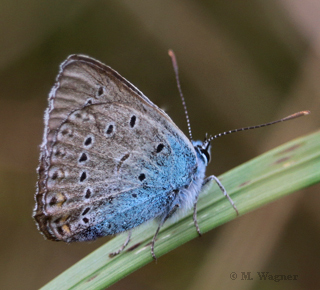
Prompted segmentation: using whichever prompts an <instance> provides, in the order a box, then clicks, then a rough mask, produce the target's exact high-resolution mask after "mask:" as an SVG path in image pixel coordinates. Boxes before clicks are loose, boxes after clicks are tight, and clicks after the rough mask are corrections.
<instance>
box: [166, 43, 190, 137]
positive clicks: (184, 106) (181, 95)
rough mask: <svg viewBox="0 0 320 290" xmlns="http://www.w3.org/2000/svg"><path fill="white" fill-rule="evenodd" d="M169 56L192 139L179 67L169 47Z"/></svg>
mask: <svg viewBox="0 0 320 290" xmlns="http://www.w3.org/2000/svg"><path fill="white" fill-rule="evenodd" d="M168 54H169V56H170V57H171V61H172V65H173V69H174V74H175V76H176V81H177V87H178V90H179V94H180V98H181V101H182V106H183V108H184V113H185V115H186V119H187V125H188V131H189V137H190V139H191V140H192V132H191V125H190V120H189V114H188V110H187V105H186V102H185V100H184V97H183V94H182V90H181V86H180V79H179V67H178V63H177V58H176V56H175V54H174V52H173V50H171V49H169V51H168Z"/></svg>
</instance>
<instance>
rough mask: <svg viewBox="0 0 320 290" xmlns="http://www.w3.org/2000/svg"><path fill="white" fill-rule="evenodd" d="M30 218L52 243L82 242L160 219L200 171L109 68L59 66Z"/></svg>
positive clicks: (89, 63) (73, 60)
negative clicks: (32, 213)
mask: <svg viewBox="0 0 320 290" xmlns="http://www.w3.org/2000/svg"><path fill="white" fill-rule="evenodd" d="M49 103H50V106H49V108H48V110H47V112H46V117H45V123H46V131H45V136H44V141H43V144H42V146H41V157H40V166H39V169H38V172H39V182H38V192H37V195H36V201H37V205H36V208H35V211H34V217H35V219H36V221H37V223H38V227H39V229H40V230H41V231H42V232H43V233H44V235H45V236H46V237H47V238H49V239H52V240H64V241H67V242H71V241H84V240H93V239H95V238H97V237H100V236H105V235H111V234H115V233H119V232H122V231H126V230H128V229H131V228H134V227H136V226H138V225H139V224H141V223H143V222H145V221H147V220H150V219H153V218H155V217H158V216H161V215H162V214H163V213H164V211H165V210H166V208H167V207H169V206H170V204H171V203H172V202H173V200H174V198H175V192H176V190H179V189H180V188H183V187H185V186H188V185H189V184H190V183H191V181H192V178H193V176H192V175H193V173H194V172H195V170H196V168H197V159H196V153H195V150H194V148H193V146H192V145H191V142H190V141H189V140H188V138H187V137H186V136H185V135H184V134H183V133H182V132H181V131H180V130H179V129H178V128H177V126H176V125H175V124H174V123H173V122H172V120H171V119H170V118H169V117H168V116H167V114H165V113H164V112H163V111H162V110H161V109H159V108H158V107H157V106H156V105H154V104H153V103H152V102H151V101H150V100H149V99H148V98H146V97H145V96H144V95H143V94H142V93H141V92H140V91H139V90H138V89H137V88H135V87H134V86H133V85H132V84H130V83H129V82H128V81H126V80H125V79H123V78H122V77H121V76H120V75H119V74H118V73H116V72H115V71H114V70H112V69H111V68H109V67H107V66H105V65H103V64H101V63H100V62H98V61H95V60H93V59H91V58H87V57H85V56H77V55H74V56H71V57H69V58H68V59H67V60H66V62H65V63H63V64H62V66H61V70H60V74H59V75H58V78H57V83H56V85H55V86H54V88H53V89H52V92H51V94H50V96H49Z"/></svg>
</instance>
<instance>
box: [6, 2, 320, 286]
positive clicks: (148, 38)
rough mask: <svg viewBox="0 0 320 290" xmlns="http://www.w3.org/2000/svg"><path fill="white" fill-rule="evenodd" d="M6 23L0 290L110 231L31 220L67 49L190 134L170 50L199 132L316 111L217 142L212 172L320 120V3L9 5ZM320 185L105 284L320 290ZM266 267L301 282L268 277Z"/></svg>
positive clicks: (38, 277)
mask: <svg viewBox="0 0 320 290" xmlns="http://www.w3.org/2000/svg"><path fill="white" fill-rule="evenodd" d="M0 24H1V25H0V50H1V54H0V104H1V105H0V136H1V142H0V195H1V203H0V207H1V210H0V220H1V229H0V230H1V239H0V251H1V263H0V289H37V288H39V287H41V286H42V285H44V284H45V283H47V282H48V281H50V280H51V279H52V278H54V277H55V276H56V275H58V274H59V273H61V272H62V271H64V270H65V269H67V268H68V267H69V266H71V265H73V264H74V263H75V262H77V261H78V260H80V259H81V258H83V257H84V256H86V255H87V254H88V253H90V252H91V251H92V250H94V249H96V248H97V247H99V246H100V245H101V244H103V243H105V242H106V241H107V240H108V238H102V239H100V240H98V241H96V242H92V243H78V244H70V245H67V244H64V243H62V242H60V243H56V242H51V241H46V240H44V238H43V237H42V236H41V235H40V233H39V232H38V231H37V229H36V226H35V224H34V222H33V220H32V218H31V215H32V209H33V206H34V200H33V195H34V193H35V184H36V179H37V175H36V167H37V166H38V156H39V145H40V143H41V140H42V134H43V112H44V110H45V108H46V107H47V96H48V93H49V91H50V89H51V87H52V85H53V84H54V80H55V77H56V75H57V73H58V67H59V64H60V63H61V62H62V61H63V60H64V59H65V58H66V57H67V56H68V55H70V54H73V53H82V54H87V55H90V56H92V57H94V58H96V59H98V60H100V61H102V62H104V63H106V64H107V65H109V66H111V67H112V68H114V69H115V70H116V71H118V72H119V73H120V74H121V75H122V76H124V77H125V78H126V79H128V80H129V81H130V82H132V83H133V84H134V85H135V86H137V87H138V88H139V89H140V90H141V91H142V92H144V93H145V94H146V95H147V96H148V97H149V98H150V99H151V100H152V101H153V102H154V103H156V104H157V105H158V106H160V107H161V108H163V109H165V110H166V111H167V113H168V114H169V115H170V116H171V117H172V119H173V120H174V121H175V122H176V123H177V125H178V126H179V127H180V128H181V129H182V130H183V131H184V132H187V126H186V121H185V117H184V113H183V109H182V105H181V101H180V99H179V96H178V91H177V88H176V82H175V78H174V73H173V69H172V65H171V61H170V59H169V57H168V55H167V51H168V49H169V48H172V49H173V50H174V51H175V53H176V55H177V58H178V63H179V66H180V74H181V75H180V77H181V84H182V89H183V92H184V95H185V98H186V102H187V105H188V108H189V115H190V120H191V126H192V128H193V135H194V138H196V139H203V137H204V135H205V133H206V132H208V133H209V134H216V133H219V132H220V131H226V130H230V129H234V128H237V127H242V126H248V125H255V124H260V123H264V122H267V121H272V120H274V119H277V118H280V117H284V116H286V115H288V114H290V113H293V112H296V111H300V110H306V109H309V110H311V111H312V114H311V115H310V116H308V117H304V118H302V119H299V120H294V121H291V122H288V123H285V124H279V125H275V126H272V127H268V128H265V129H260V130H256V131H251V132H244V133H238V134H234V135H231V136H227V137H225V138H221V139H218V140H216V141H215V142H214V143H213V148H212V162H211V164H210V165H209V167H208V172H207V174H208V175H209V174H215V175H220V174H221V173H223V172H225V171H227V170H229V169H231V168H233V167H235V166H237V165H239V164H241V163H243V162H245V161H247V160H249V159H251V158H253V157H255V156H257V155H259V154H261V153H262V152H265V151H267V150H269V149H271V148H273V147H275V146H278V145H280V144H282V143H284V142H286V141H289V140H291V139H293V138H296V137H299V136H302V135H305V134H308V133H310V132H313V131H315V130H317V128H318V127H319V123H320V116H319V111H320V98H319V97H320V81H319V79H320V30H319V26H320V2H319V1H317V0H304V1H301V0H300V1H299V0H269V1H261V0H250V1H249V0H242V1H222V0H221V1H208V0H200V1H191V0H187V1H182V0H180V1H178V0H171V1H169V0H149V1H146V0H145V1H142V0H136V1H130V0H117V1H115V0H114V1H84V0H80V1H79V0H78V1H34V0H29V1H22V0H18V1H9V0H2V1H0ZM319 189H320V186H319V185H316V186H313V187H311V188H308V189H307V190H304V191H303V192H297V193H295V194H292V195H290V196H288V197H286V198H283V199H281V200H279V201H277V202H274V203H272V204H270V205H268V206H265V207H263V208H261V209H259V210H257V211H255V212H252V213H249V214H247V215H245V216H241V217H239V218H237V219H236V220H234V221H232V222H230V223H228V224H226V225H224V226H221V227H219V228H218V229H216V230H214V231H211V232H210V233H207V234H205V235H204V236H203V237H202V238H199V239H195V240H193V241H192V242H189V243H187V244H186V245H184V246H182V247H180V248H178V249H176V250H174V251H173V252H171V253H169V254H167V255H165V256H164V257H161V258H160V259H159V260H158V263H151V264H149V265H147V266H145V267H144V268H142V269H140V270H138V271H137V272H135V273H133V274H132V275H130V276H128V277H126V278H125V279H123V280H122V281H120V282H118V283H117V284H115V285H113V286H112V287H110V289H113V290H116V289H156V290H161V289H169V290H170V289H320V280H319V278H318V272H319V266H320V247H319V242H320V227H319V224H320V211H319V202H320V198H319V194H318V192H319ZM239 211H240V212H241V208H239ZM200 226H201V225H200ZM261 271H268V272H270V273H271V274H286V275H289V274H291V275H298V279H297V280H296V281H282V282H278V283H276V282H274V281H260V280H259V278H258V276H257V272H261ZM232 272H236V273H237V274H238V279H236V280H232V279H230V273H232ZM241 272H252V276H253V278H254V279H253V280H251V281H244V280H241Z"/></svg>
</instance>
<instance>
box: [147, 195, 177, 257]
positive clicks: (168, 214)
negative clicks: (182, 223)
mask: <svg viewBox="0 0 320 290" xmlns="http://www.w3.org/2000/svg"><path fill="white" fill-rule="evenodd" d="M179 207H180V202H179V201H178V200H177V198H176V199H175V200H174V201H173V202H172V204H171V206H170V207H169V209H168V211H167V212H166V213H165V214H164V215H163V216H162V218H161V220H160V223H159V226H158V228H157V230H156V233H155V234H154V236H153V239H152V242H151V255H152V258H153V259H154V260H157V256H156V255H155V253H154V244H155V242H156V239H157V236H158V233H159V231H160V228H161V227H162V226H163V224H164V223H165V222H166V220H167V219H168V218H169V217H171V216H172V215H173V214H174V212H175V211H176V210H177V209H178V208H179Z"/></svg>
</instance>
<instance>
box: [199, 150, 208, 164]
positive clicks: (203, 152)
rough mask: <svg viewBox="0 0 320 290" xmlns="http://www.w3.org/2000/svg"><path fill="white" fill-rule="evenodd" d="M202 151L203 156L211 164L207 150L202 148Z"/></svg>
mask: <svg viewBox="0 0 320 290" xmlns="http://www.w3.org/2000/svg"><path fill="white" fill-rule="evenodd" d="M200 151H201V153H202V155H204V156H205V158H206V160H207V163H209V162H210V154H209V152H208V151H207V150H206V149H202V148H201V149H200Z"/></svg>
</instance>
